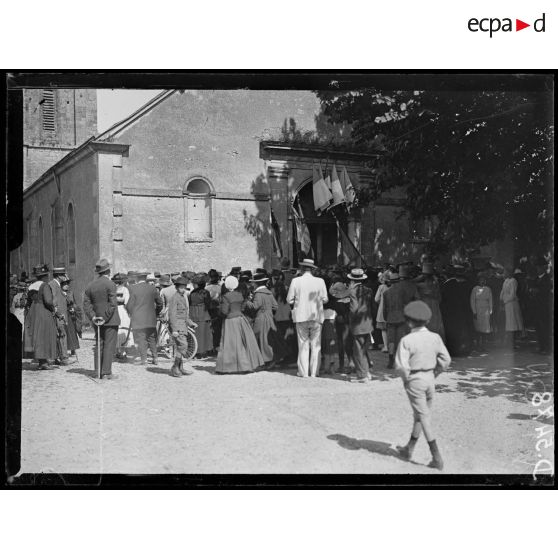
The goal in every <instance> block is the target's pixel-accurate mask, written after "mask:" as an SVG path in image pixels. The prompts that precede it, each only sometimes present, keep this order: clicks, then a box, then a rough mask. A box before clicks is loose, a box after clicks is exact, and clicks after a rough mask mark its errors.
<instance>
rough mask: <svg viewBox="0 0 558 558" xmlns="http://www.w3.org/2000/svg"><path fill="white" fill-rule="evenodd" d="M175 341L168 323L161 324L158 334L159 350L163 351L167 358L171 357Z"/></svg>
mask: <svg viewBox="0 0 558 558" xmlns="http://www.w3.org/2000/svg"><path fill="white" fill-rule="evenodd" d="M172 349H173V343H172V341H171V335H170V332H169V328H168V326H167V324H161V326H160V328H159V333H158V335H157V352H159V353H163V355H164V356H166V357H167V358H171V354H172Z"/></svg>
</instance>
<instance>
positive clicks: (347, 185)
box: [341, 167, 356, 207]
mask: <svg viewBox="0 0 558 558" xmlns="http://www.w3.org/2000/svg"><path fill="white" fill-rule="evenodd" d="M341 186H342V188H343V190H344V192H345V201H346V202H347V206H348V207H350V206H351V205H353V204H354V203H355V199H356V190H355V188H354V186H353V184H352V182H351V179H350V178H349V173H348V172H347V169H346V168H345V167H343V171H342V173H341Z"/></svg>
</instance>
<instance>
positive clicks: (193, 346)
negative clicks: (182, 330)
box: [184, 328, 198, 360]
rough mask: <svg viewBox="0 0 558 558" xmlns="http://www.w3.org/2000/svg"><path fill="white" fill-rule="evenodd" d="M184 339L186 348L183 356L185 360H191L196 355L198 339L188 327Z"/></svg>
mask: <svg viewBox="0 0 558 558" xmlns="http://www.w3.org/2000/svg"><path fill="white" fill-rule="evenodd" d="M186 340H187V342H188V343H187V345H188V350H187V354H186V355H184V358H185V359H186V360H191V359H193V358H194V357H195V356H196V353H197V352H198V340H197V339H196V336H195V335H194V332H193V331H192V330H191V329H190V328H188V332H187V333H186Z"/></svg>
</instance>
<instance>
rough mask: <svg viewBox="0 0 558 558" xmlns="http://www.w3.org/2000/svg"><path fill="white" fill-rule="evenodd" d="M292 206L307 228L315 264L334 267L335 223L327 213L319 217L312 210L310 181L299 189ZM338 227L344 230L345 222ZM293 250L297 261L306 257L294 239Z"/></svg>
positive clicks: (336, 246)
mask: <svg viewBox="0 0 558 558" xmlns="http://www.w3.org/2000/svg"><path fill="white" fill-rule="evenodd" d="M294 205H295V208H296V209H297V211H299V213H300V214H301V216H302V218H303V219H304V221H305V223H306V225H307V226H308V230H309V232H310V239H311V243H312V252H313V256H314V259H315V260H316V262H317V263H318V264H319V265H321V266H328V265H336V264H337V261H338V255H339V238H338V230H337V222H336V220H335V219H334V218H333V216H332V215H331V214H330V213H328V212H324V213H322V214H321V215H318V214H317V213H316V211H315V209H314V195H313V190H312V180H310V181H308V182H307V183H306V184H304V185H303V186H302V188H300V190H299V191H298V193H297V195H296V197H295V201H294ZM339 225H340V226H341V227H345V229H346V226H347V225H346V222H345V220H343V219H341V220H340V222H339ZM293 249H294V251H293V253H295V254H296V256H297V260H298V261H300V260H301V259H302V258H305V257H308V254H304V253H301V251H300V244H298V242H297V241H296V237H295V240H294V246H293Z"/></svg>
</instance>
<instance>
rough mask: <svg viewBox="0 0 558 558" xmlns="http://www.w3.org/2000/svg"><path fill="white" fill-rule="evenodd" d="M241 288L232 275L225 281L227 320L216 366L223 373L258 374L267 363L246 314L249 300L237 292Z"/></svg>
mask: <svg viewBox="0 0 558 558" xmlns="http://www.w3.org/2000/svg"><path fill="white" fill-rule="evenodd" d="M237 287H238V279H237V278H236V277H234V276H233V275H229V276H228V277H227V278H226V279H225V288H226V289H227V292H226V294H224V295H223V298H222V301H221V307H220V310H221V314H222V315H223V316H224V320H223V327H222V331H221V345H220V347H219V354H218V355H217V366H216V367H215V371H216V372H217V373H219V374H234V373H238V372H254V370H256V369H257V368H259V367H260V366H263V364H264V359H263V357H262V353H261V352H260V349H259V347H258V343H257V341H256V337H255V336H254V332H253V331H252V328H251V327H250V324H249V323H248V319H247V318H246V316H244V314H243V313H242V311H243V310H244V308H245V307H246V301H245V299H244V297H243V296H242V293H240V292H238V291H236V290H235V289H236V288H237Z"/></svg>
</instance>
